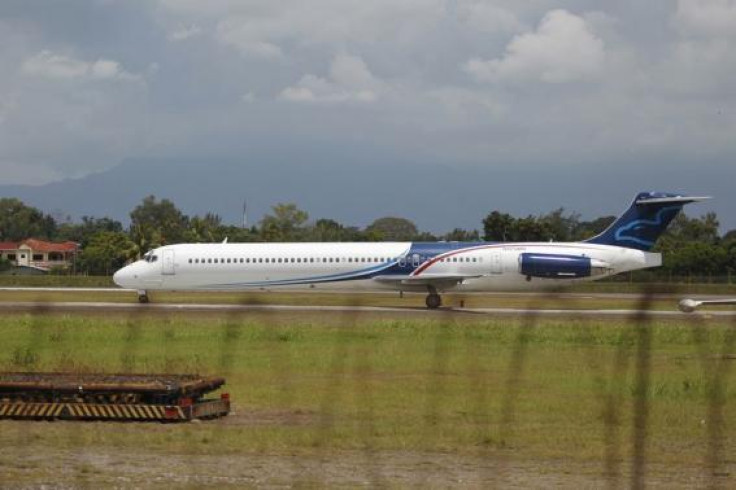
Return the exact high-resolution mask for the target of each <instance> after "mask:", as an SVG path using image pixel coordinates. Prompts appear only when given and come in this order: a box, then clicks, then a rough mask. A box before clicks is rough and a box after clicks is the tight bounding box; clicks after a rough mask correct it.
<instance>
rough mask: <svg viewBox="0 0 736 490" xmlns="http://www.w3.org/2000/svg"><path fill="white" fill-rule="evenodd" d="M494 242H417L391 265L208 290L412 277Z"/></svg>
mask: <svg viewBox="0 0 736 490" xmlns="http://www.w3.org/2000/svg"><path fill="white" fill-rule="evenodd" d="M490 244H492V243H491V242H462V243H461V242H416V243H412V244H411V247H410V248H409V251H408V252H407V254H406V256H405V257H404V259H403V260H399V261H392V262H390V263H388V264H379V265H377V266H373V267H368V268H364V269H358V270H353V271H347V272H341V273H339V274H328V275H320V276H308V277H299V278H294V279H276V280H269V281H253V282H238V283H227V284H209V285H207V286H205V288H232V287H266V286H296V285H301V284H313V283H323V282H340V281H356V280H361V279H371V278H372V277H375V276H378V275H407V276H408V275H410V274H411V273H412V272H414V271H415V270H416V269H417V268H419V267H420V266H421V265H422V264H423V263H424V262H426V261H428V260H431V259H432V258H434V257H436V256H437V255H441V254H444V253H447V252H452V251H457V250H462V249H465V248H468V249H470V248H474V247H478V246H482V245H490Z"/></svg>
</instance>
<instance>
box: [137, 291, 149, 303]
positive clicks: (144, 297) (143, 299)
mask: <svg viewBox="0 0 736 490" xmlns="http://www.w3.org/2000/svg"><path fill="white" fill-rule="evenodd" d="M148 301H149V299H148V292H146V291H145V290H142V291H138V302H139V303H141V304H146V303H148Z"/></svg>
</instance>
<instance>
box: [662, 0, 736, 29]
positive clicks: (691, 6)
mask: <svg viewBox="0 0 736 490" xmlns="http://www.w3.org/2000/svg"><path fill="white" fill-rule="evenodd" d="M674 23H675V26H676V27H677V28H678V30H680V32H682V33H683V34H694V35H699V36H703V37H716V36H723V37H736V0H679V1H678V2H677V11H676V12H675V15H674Z"/></svg>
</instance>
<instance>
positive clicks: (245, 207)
mask: <svg viewBox="0 0 736 490" xmlns="http://www.w3.org/2000/svg"><path fill="white" fill-rule="evenodd" d="M246 228H248V200H247V199H243V229H246Z"/></svg>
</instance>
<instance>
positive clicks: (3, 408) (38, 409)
mask: <svg viewBox="0 0 736 490" xmlns="http://www.w3.org/2000/svg"><path fill="white" fill-rule="evenodd" d="M224 384H225V379H224V378H221V377H204V376H198V375H190V374H98V373H30V372H4V373H0V419H8V418H10V419H21V420H118V421H162V422H183V421H188V420H193V419H210V418H216V417H222V416H225V415H227V414H228V413H230V396H229V395H228V394H227V393H223V394H221V395H220V397H218V398H206V395H207V394H208V393H210V392H212V391H215V390H218V389H220V388H221V387H222V386H223V385H224Z"/></svg>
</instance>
